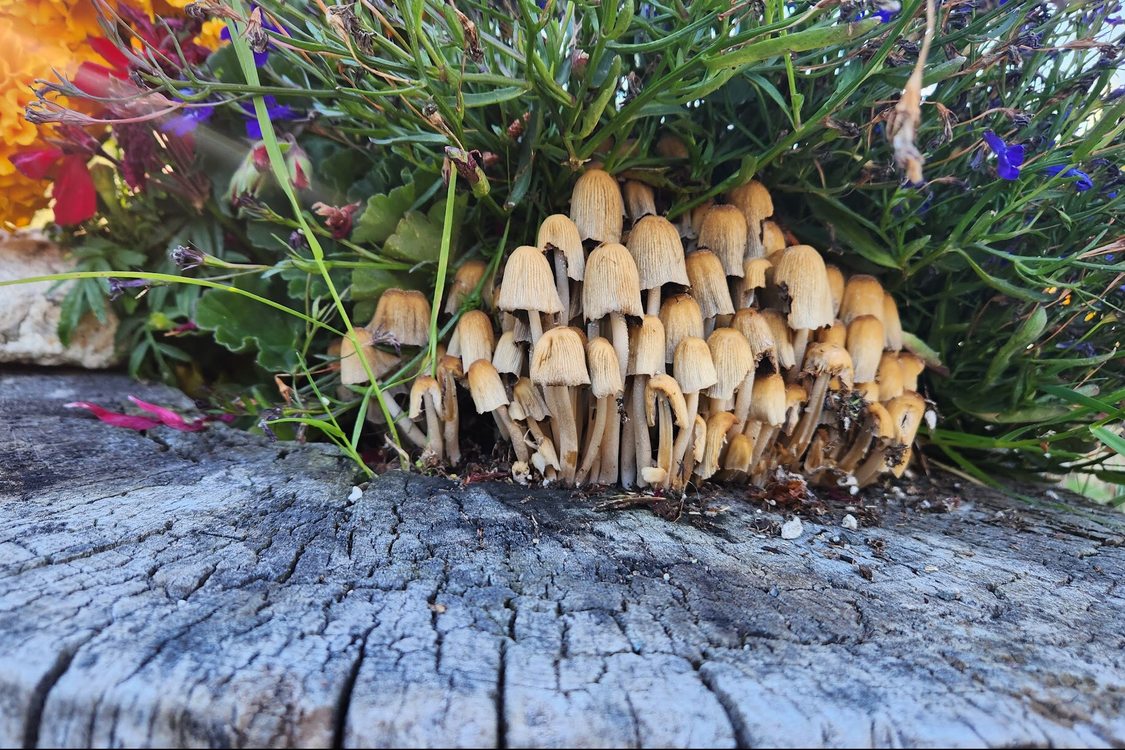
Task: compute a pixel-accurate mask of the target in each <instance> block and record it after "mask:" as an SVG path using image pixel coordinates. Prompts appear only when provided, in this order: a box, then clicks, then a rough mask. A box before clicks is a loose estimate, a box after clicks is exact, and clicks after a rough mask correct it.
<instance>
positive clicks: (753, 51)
mask: <svg viewBox="0 0 1125 750" xmlns="http://www.w3.org/2000/svg"><path fill="white" fill-rule="evenodd" d="M878 25H879V21H878V20H877V19H874V18H869V19H864V20H862V21H859V22H858V23H848V24H833V25H831V26H820V27H818V28H814V29H806V30H805V31H798V32H796V33H793V34H787V35H785V36H776V37H773V38H771V39H764V40H762V41H760V42H754V43H752V44H748V45H746V46H745V47H742V48H740V49H737V50H735V51H733V52H726V53H724V54H720V55H719V56H718V57H712V58H708V59H707V60H706V61H705V64H706V65H707V69H708V70H723V69H725V68H742V67H745V66H747V65H750V64H751V63H756V62H758V61H760V60H765V59H767V58H770V57H776V56H778V55H783V54H788V53H790V52H806V51H808V50H811V49H821V48H825V47H835V46H837V45H840V44H844V43H845V42H850V41H852V40H853V39H856V38H857V37H860V36H862V35H863V34H866V33H867V32H868V31H870V30H871V29H874V28H875V27H876V26H878Z"/></svg>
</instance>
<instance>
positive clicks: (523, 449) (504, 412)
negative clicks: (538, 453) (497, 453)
mask: <svg viewBox="0 0 1125 750" xmlns="http://www.w3.org/2000/svg"><path fill="white" fill-rule="evenodd" d="M496 414H497V415H498V416H499V418H500V423H501V424H502V425H504V429H505V430H506V431H507V433H508V435H510V436H511V438H512V447H513V448H515V451H516V459H518V460H520V461H523V462H524V463H527V462H528V461H530V460H531V454H529V453H528V451H527V443H526V442H525V441H524V439H523V430H521V429H520V428H519V427H517V426H516V423H515V422H513V421H512V417H511V415H509V414H508V407H506V406H501V407H500V408H499V409H497V410H496Z"/></svg>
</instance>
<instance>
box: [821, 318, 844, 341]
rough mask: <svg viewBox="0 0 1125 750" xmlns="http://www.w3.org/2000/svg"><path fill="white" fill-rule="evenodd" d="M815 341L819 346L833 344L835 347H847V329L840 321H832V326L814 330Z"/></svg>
mask: <svg viewBox="0 0 1125 750" xmlns="http://www.w3.org/2000/svg"><path fill="white" fill-rule="evenodd" d="M815 338H816V340H817V341H818V342H819V343H821V344H835V345H836V346H847V344H848V327H847V326H846V325H844V321H842V320H834V321H832V325H830V326H825V327H824V328H818V329H816V336H815Z"/></svg>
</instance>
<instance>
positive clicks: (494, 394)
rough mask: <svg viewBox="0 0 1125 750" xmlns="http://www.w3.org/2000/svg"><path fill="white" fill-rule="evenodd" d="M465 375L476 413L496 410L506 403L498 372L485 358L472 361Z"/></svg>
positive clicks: (506, 399) (505, 394) (505, 395)
mask: <svg viewBox="0 0 1125 750" xmlns="http://www.w3.org/2000/svg"><path fill="white" fill-rule="evenodd" d="M466 375H467V379H468V381H469V393H470V394H471V395H472V397H473V406H475V407H476V409H477V414H484V413H486V412H491V411H496V410H497V409H499V408H500V407H501V406H507V405H508V394H507V393H505V392H504V383H503V382H502V381H501V380H500V373H498V372H496V368H495V367H493V366H492V363H491V362H489V361H488V360H487V359H478V360H477V361H476V362H473V364H472V365H470V366H469V371H468V373H466Z"/></svg>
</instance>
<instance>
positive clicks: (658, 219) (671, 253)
mask: <svg viewBox="0 0 1125 750" xmlns="http://www.w3.org/2000/svg"><path fill="white" fill-rule="evenodd" d="M626 247H628V248H629V252H630V253H632V255H633V260H635V261H636V262H637V272H638V273H639V275H640V280H641V289H655V288H656V287H660V286H663V285H664V284H682V285H683V286H687V285H688V276H687V267H686V265H685V263H684V243H683V241H682V240H680V233H679V231H678V230H677V229H676V227H675V225H674V224H672V222H670V221H668V220H667V219H665V218H664V217H663V216H646V217H644V218H643V219H641V220H640V221H638V222H637V223H636V224H635V225H634V226H633V229H632V231H630V232H629V241H628V243H627V245H626Z"/></svg>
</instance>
